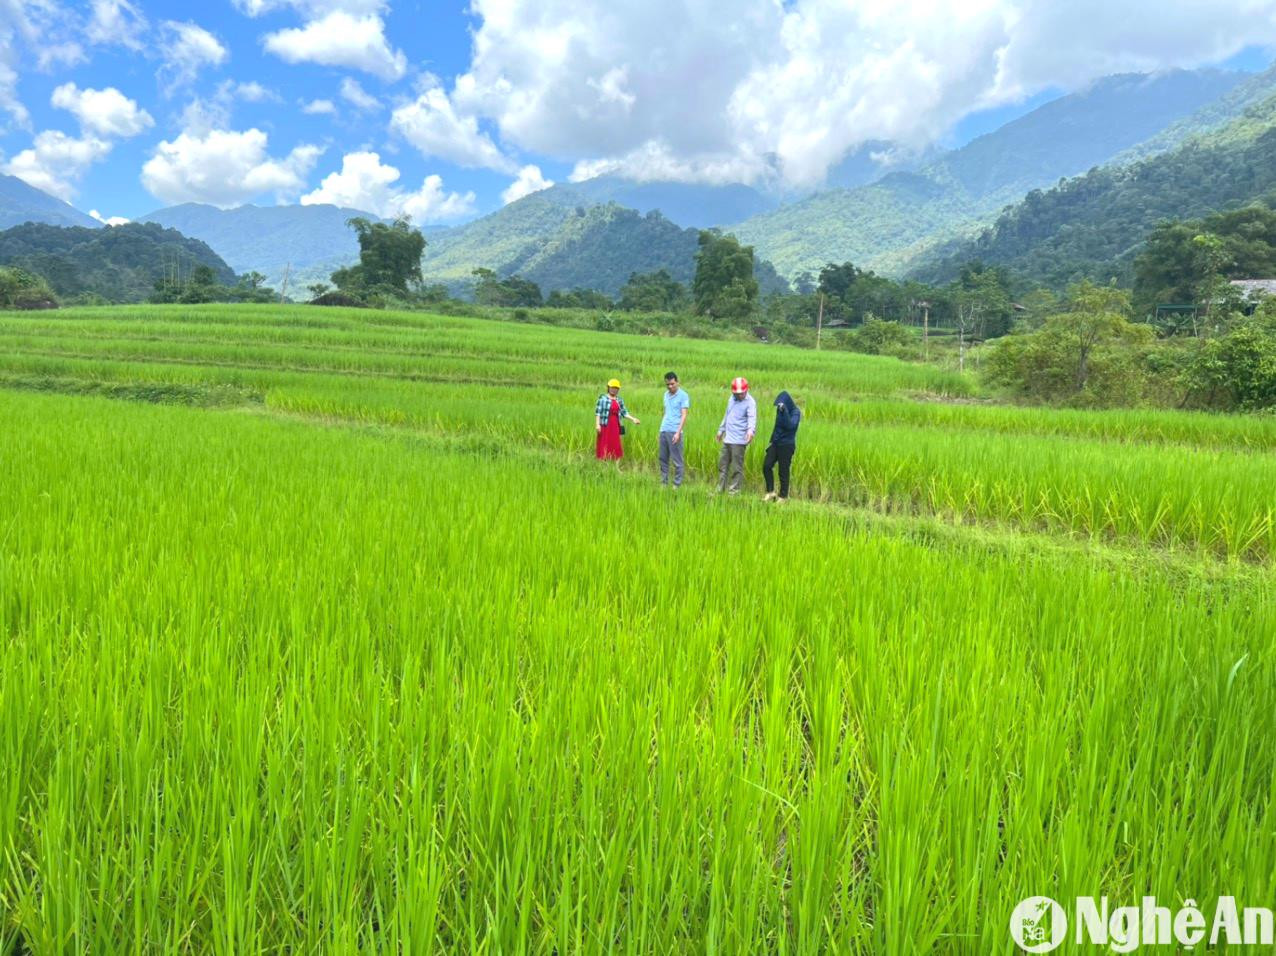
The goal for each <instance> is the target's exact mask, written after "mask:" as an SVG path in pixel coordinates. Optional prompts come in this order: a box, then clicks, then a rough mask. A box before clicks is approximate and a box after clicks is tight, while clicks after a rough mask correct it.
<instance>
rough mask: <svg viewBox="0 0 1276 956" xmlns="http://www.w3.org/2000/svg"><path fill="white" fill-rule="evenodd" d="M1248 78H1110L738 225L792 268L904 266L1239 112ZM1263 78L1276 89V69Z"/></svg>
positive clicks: (761, 250)
mask: <svg viewBox="0 0 1276 956" xmlns="http://www.w3.org/2000/svg"><path fill="white" fill-rule="evenodd" d="M1244 80H1245V78H1244V77H1243V76H1241V75H1240V74H1235V73H1226V72H1222V71H1218V70H1198V71H1191V72H1189V71H1181V70H1180V71H1173V72H1169V73H1164V74H1159V75H1155V76H1142V75H1122V76H1112V77H1107V78H1106V79H1103V80H1100V81H1098V82H1097V83H1095V84H1093V85H1092V86H1091V87H1090V88H1089V89H1087V90H1085V91H1083V92H1080V93H1075V94H1072V95H1070V96H1065V97H1061V98H1060V99H1058V100H1054V101H1052V102H1050V103H1047V104H1045V105H1044V106H1041V107H1039V108H1038V109H1036V110H1033V111H1032V112H1031V113H1028V114H1026V115H1025V116H1022V117H1020V118H1019V119H1017V120H1015V121H1013V122H1011V123H1008V124H1006V125H1005V126H1003V127H1001V128H1000V129H998V130H997V131H995V132H993V133H989V134H987V135H985V136H981V137H979V138H978V139H975V140H973V141H971V142H970V143H968V144H967V145H965V146H963V147H962V148H961V149H958V150H954V151H952V152H950V153H947V154H944V155H943V156H942V157H940V158H939V159H937V160H935V161H933V162H931V163H929V164H928V165H926V166H924V167H922V168H921V169H920V170H917V171H915V172H900V173H892V174H890V175H887V176H885V177H883V178H882V179H880V180H879V181H877V182H875V183H872V184H870V185H867V186H861V187H859V188H856V189H834V190H828V191H825V192H821V193H816V194H815V195H813V196H810V197H808V198H807V199H804V200H802V201H800V202H796V203H793V204H791V205H787V206H783V207H781V208H779V209H777V210H775V211H773V212H769V213H764V214H762V215H760V216H755V217H753V218H751V219H748V220H746V221H744V222H742V223H739V224H738V225H736V226H734V227H732V231H733V232H735V233H736V235H738V236H739V237H740V239H741V240H742V241H744V242H748V243H751V244H753V245H754V246H755V247H756V249H757V251H758V254H759V255H761V256H764V257H766V258H768V259H770V260H771V261H773V262H774V263H775V265H776V267H777V268H778V269H779V270H780V271H781V272H782V273H785V274H787V275H790V276H792V275H794V274H796V273H797V272H799V271H801V270H803V269H809V270H811V271H816V270H818V269H819V267H820V266H821V265H823V264H824V263H826V262H830V261H832V262H842V261H846V260H849V261H851V262H854V263H855V264H856V265H859V266H862V267H867V268H872V269H875V270H876V271H879V272H883V273H887V274H900V273H902V272H904V271H906V269H907V267H908V266H909V265H910V264H911V263H913V262H915V261H917V259H918V258H919V257H920V256H922V255H923V254H924V253H925V252H926V251H927V250H929V249H931V248H933V247H934V246H936V245H937V244H939V243H940V242H943V241H945V240H947V239H951V238H953V237H955V236H959V235H962V234H963V233H972V232H974V231H975V230H977V229H978V228H979V227H980V226H981V225H986V224H987V223H988V222H990V221H991V219H992V218H993V217H994V216H995V214H996V212H997V211H998V210H1000V209H1001V208H1002V207H1003V206H1005V205H1006V204H1007V203H1009V202H1013V201H1016V200H1018V199H1020V198H1022V196H1023V195H1024V193H1026V192H1027V191H1029V190H1030V189H1034V188H1041V187H1044V186H1048V185H1050V184H1053V183H1055V182H1057V181H1058V180H1059V179H1061V178H1064V177H1067V176H1073V175H1077V174H1079V173H1083V172H1085V171H1086V170H1088V169H1090V168H1092V167H1094V166H1096V165H1099V164H1102V163H1105V162H1107V161H1109V160H1111V159H1113V158H1114V157H1116V156H1118V155H1120V154H1121V153H1123V152H1124V151H1126V150H1129V149H1131V148H1132V147H1134V146H1135V145H1136V144H1139V143H1143V142H1147V141H1150V140H1151V138H1152V137H1154V136H1156V135H1157V134H1159V133H1161V132H1162V131H1164V130H1166V129H1167V127H1169V126H1170V125H1171V124H1174V123H1176V122H1179V121H1182V120H1184V119H1186V118H1187V117H1189V116H1193V115H1195V114H1197V113H1198V111H1199V110H1201V108H1202V107H1205V106H1207V105H1209V104H1215V106H1216V109H1217V111H1218V114H1219V117H1220V120H1219V121H1225V119H1226V118H1229V117H1230V116H1235V115H1236V112H1238V111H1239V109H1240V108H1241V105H1240V104H1239V103H1233V102H1230V101H1224V98H1225V97H1227V96H1228V94H1230V93H1232V92H1233V91H1234V90H1236V89H1237V88H1238V85H1240V84H1241V83H1242V81H1244ZM1253 83H1254V85H1255V86H1262V85H1264V84H1266V85H1267V87H1268V88H1269V89H1271V88H1276V73H1269V74H1266V75H1265V76H1264V77H1262V78H1259V79H1256V80H1254V81H1253ZM1229 110H1230V112H1229ZM1169 145H1172V142H1171V143H1169Z"/></svg>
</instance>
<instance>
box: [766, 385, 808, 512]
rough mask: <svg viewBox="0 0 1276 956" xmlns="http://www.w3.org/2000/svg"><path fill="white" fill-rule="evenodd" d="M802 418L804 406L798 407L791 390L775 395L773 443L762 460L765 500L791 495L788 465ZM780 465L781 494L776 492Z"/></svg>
mask: <svg viewBox="0 0 1276 956" xmlns="http://www.w3.org/2000/svg"><path fill="white" fill-rule="evenodd" d="M801 421H802V409H800V408H798V407H797V403H795V402H794V401H793V397H792V396H791V395H789V393H788V392H781V393H780V394H779V395H777V396H776V398H775V427H774V428H772V429H771V443H770V444H769V445H767V446H766V458H765V459H763V462H762V477H763V478H764V479H765V480H766V494H765V495H764V496H763V500H764V501H775V500H777V499H778V500H780V501H787V500H788V498H789V466H790V465H792V463H793V452H795V451H796V450H797V430H798V425H799V424H800V423H801ZM777 464H778V465H779V466H780V493H779V494H778V495H777V494H776V493H775V474H774V469H775V466H776V465H777Z"/></svg>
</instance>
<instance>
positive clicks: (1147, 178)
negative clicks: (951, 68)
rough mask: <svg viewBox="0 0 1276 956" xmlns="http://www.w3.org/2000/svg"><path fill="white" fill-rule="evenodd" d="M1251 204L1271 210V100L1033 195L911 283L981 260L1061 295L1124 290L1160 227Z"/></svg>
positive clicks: (1274, 117) (1275, 196)
mask: <svg viewBox="0 0 1276 956" xmlns="http://www.w3.org/2000/svg"><path fill="white" fill-rule="evenodd" d="M1255 201H1258V202H1263V203H1265V204H1267V205H1276V93H1271V94H1270V95H1268V97H1267V98H1266V99H1264V100H1261V101H1259V102H1258V103H1255V104H1254V105H1252V106H1250V107H1249V108H1248V109H1246V110H1245V111H1244V112H1243V113H1242V114H1241V115H1240V116H1238V117H1236V118H1235V119H1233V120H1231V121H1230V122H1228V123H1225V124H1224V125H1222V126H1221V127H1219V128H1216V129H1212V130H1209V131H1207V132H1202V133H1198V134H1197V135H1195V136H1192V137H1191V138H1188V139H1186V140H1184V141H1183V142H1182V143H1181V145H1179V146H1178V147H1177V148H1175V149H1172V150H1170V151H1168V152H1165V153H1160V154H1157V155H1155V156H1152V157H1149V158H1148V159H1144V160H1141V161H1138V162H1135V163H1130V164H1125V165H1121V164H1113V165H1110V166H1105V167H1102V168H1099V169H1094V170H1091V171H1090V172H1088V173H1086V174H1085V175H1084V176H1080V177H1077V178H1075V179H1070V180H1067V181H1066V182H1062V183H1060V184H1059V185H1057V186H1055V187H1054V188H1052V189H1049V190H1044V191H1041V190H1037V191H1033V192H1031V193H1029V194H1028V195H1027V196H1026V197H1025V198H1024V199H1023V200H1022V201H1021V202H1019V203H1016V204H1014V205H1013V206H1010V207H1009V208H1007V209H1006V210H1005V211H1004V212H1003V213H1002V214H1001V216H1000V217H999V218H998V219H997V221H996V222H995V223H994V224H993V225H992V226H991V227H990V228H988V229H986V230H985V231H984V232H983V233H982V234H981V235H979V236H978V237H976V238H973V239H965V240H960V241H956V242H952V243H949V244H948V245H946V246H944V247H941V248H939V249H937V250H936V251H935V252H934V253H933V254H932V256H931V257H930V258H929V259H928V260H926V261H924V262H922V263H921V264H920V265H919V266H918V267H917V268H916V269H915V270H914V275H915V276H916V277H917V278H920V279H923V280H927V281H932V282H944V281H948V280H950V279H952V278H953V277H955V276H956V275H957V274H958V273H959V272H960V271H961V268H962V266H963V265H964V264H965V263H967V262H970V261H972V260H975V259H978V260H980V261H982V262H984V263H985V264H988V265H995V266H1001V267H1004V268H1005V269H1006V270H1007V271H1008V272H1009V273H1010V274H1011V276H1012V277H1013V278H1016V279H1018V280H1020V281H1022V282H1028V283H1032V284H1040V285H1048V286H1052V287H1055V288H1060V289H1061V288H1063V287H1064V286H1065V285H1067V284H1068V283H1070V282H1073V281H1076V280H1078V279H1083V278H1088V279H1093V280H1096V281H1099V282H1106V281H1108V280H1109V279H1116V280H1118V281H1119V282H1122V283H1125V284H1128V283H1129V282H1130V281H1131V280H1132V278H1133V275H1132V267H1133V263H1134V258H1135V257H1136V256H1137V254H1138V252H1139V250H1140V249H1141V248H1142V244H1143V241H1144V239H1145V238H1146V237H1147V235H1148V233H1149V232H1150V231H1151V230H1152V228H1153V227H1155V226H1156V225H1157V223H1159V222H1162V221H1164V220H1184V219H1198V218H1201V217H1204V216H1206V215H1208V214H1210V213H1213V212H1217V211H1220V210H1227V209H1234V208H1237V207H1240V206H1245V205H1249V204H1250V203H1253V202H1255ZM1253 278H1270V277H1269V276H1256V277H1253Z"/></svg>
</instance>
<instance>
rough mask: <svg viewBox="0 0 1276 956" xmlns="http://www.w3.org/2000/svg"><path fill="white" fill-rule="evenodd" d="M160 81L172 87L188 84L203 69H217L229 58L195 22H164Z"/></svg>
mask: <svg viewBox="0 0 1276 956" xmlns="http://www.w3.org/2000/svg"><path fill="white" fill-rule="evenodd" d="M162 55H163V57H164V69H163V71H162V76H163V79H164V80H165V81H166V82H169V83H172V84H174V85H180V84H183V83H189V82H190V81H191V80H193V79H194V78H195V76H196V75H197V74H198V73H199V71H200V70H202V69H203V68H204V67H206V66H220V65H221V64H222V63H225V62H226V60H227V58H228V57H229V56H230V53H229V51H227V49H226V47H224V46H223V45H222V42H221V41H220V40H218V39H217V37H215V36H213V35H212V34H211V33H209V32H208V31H207V30H205V29H204V28H203V27H201V26H199V25H198V24H195V23H178V22H177V21H175V20H167V21H165V23H164V41H163V49H162Z"/></svg>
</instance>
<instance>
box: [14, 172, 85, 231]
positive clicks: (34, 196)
mask: <svg viewBox="0 0 1276 956" xmlns="http://www.w3.org/2000/svg"><path fill="white" fill-rule="evenodd" d="M24 222H42V223H47V224H49V225H52V226H84V227H85V228H86V229H97V228H99V227H100V226H101V223H99V222H98V221H97V220H96V219H94V218H93V217H92V216H86V215H85V214H84V213H82V212H80V210H78V209H76V208H75V207H74V206H72V205H70V204H69V203H64V202H63V201H62V200H61V199H58V198H56V197H54V196H50V195H49V194H48V193H46V192H42V191H41V190H39V189H36V188H35V187H34V186H30V185H28V184H27V183H25V182H24V181H23V180H21V179H19V178H18V177H17V176H4V175H0V229H8V228H9V227H10V226H20V225H21V224H22V223H24Z"/></svg>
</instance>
